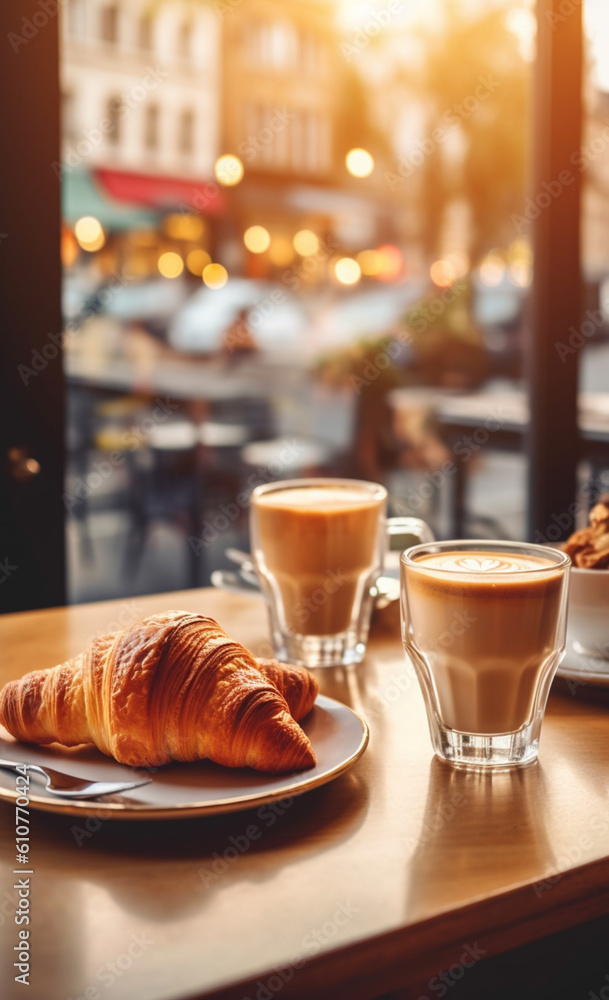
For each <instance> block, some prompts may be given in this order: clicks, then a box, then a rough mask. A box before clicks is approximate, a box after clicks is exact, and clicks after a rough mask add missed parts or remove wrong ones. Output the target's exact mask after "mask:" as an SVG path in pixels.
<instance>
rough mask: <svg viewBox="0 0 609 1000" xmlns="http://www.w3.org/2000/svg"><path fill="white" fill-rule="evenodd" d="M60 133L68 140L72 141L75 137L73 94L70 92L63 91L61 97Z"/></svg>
mask: <svg viewBox="0 0 609 1000" xmlns="http://www.w3.org/2000/svg"><path fill="white" fill-rule="evenodd" d="M61 131H62V134H63V136H64V137H65V138H66V139H68V140H71V139H73V138H74V136H75V135H76V121H75V118H74V94H73V93H71V92H70V91H64V92H63V93H62V95H61Z"/></svg>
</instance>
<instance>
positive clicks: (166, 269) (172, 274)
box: [157, 250, 184, 278]
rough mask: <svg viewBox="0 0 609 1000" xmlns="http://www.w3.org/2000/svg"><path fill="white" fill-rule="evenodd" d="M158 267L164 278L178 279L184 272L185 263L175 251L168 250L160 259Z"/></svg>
mask: <svg viewBox="0 0 609 1000" xmlns="http://www.w3.org/2000/svg"><path fill="white" fill-rule="evenodd" d="M157 267H158V269H159V271H160V273H161V274H162V275H163V277H164V278H177V277H179V275H180V274H181V273H182V271H183V270H184V261H183V260H182V258H181V257H180V255H179V253H176V252H175V250H167V252H166V253H162V254H161V256H160V257H159V259H158V261H157Z"/></svg>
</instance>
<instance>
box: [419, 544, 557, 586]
mask: <svg viewBox="0 0 609 1000" xmlns="http://www.w3.org/2000/svg"><path fill="white" fill-rule="evenodd" d="M460 549H462V551H463V552H464V553H467V552H468V551H472V550H473V549H477V550H478V551H488V552H491V551H495V552H497V551H499V552H505V553H508V552H512V553H514V552H519V553H521V554H522V555H524V554H526V553H529V554H531V555H537V556H540V555H545V556H546V558H552V564H551V565H550V566H536V567H535V566H531V567H530V568H528V569H514V570H513V571H511V572H510V573H509V574H507V573H506V572H505V571H502V572H501V573H497V572H495V571H493V570H492V569H490V570H485V571H484V576H485V578H487V577H493V576H502V577H505V576H506V575H510V576H524V575H526V574H528V573H535V574H537V575H539V574H543V573H555V572H556V570H559V569H567V568H568V567H569V566H570V565H571V559H570V557H569V556H568V555H567V553H566V552H563V551H562V549H557V548H554V547H553V546H551V545H538V544H536V543H535V542H512V541H502V540H501V539H498V540H495V539H488V538H463V539H452V540H451V539H449V540H447V541H443V542H423V543H421V544H418V545H412V546H411V547H410V548H408V549H405V551H404V552H402V554H401V556H400V563H401V564H402V566H404V567H416V568H417V569H418V570H420V571H423V572H425V573H443V574H444V573H451V574H454V576H456V577H459V576H463V577H471V576H472V575H475V574H476V571H475V570H472V569H452V568H450V567H447V568H445V567H442V568H440V567H439V566H425V565H421V564H420V563H419V562H418V560H417V558H416V557H417V556H418V555H422V554H423V553H428V554H429V555H433V554H435V553H436V552H446V551H455V550H457V551H459V550H460Z"/></svg>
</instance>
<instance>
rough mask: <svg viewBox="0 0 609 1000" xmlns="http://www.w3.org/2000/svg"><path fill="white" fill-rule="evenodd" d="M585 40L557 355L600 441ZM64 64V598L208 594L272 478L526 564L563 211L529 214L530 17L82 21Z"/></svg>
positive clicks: (596, 205)
mask: <svg viewBox="0 0 609 1000" xmlns="http://www.w3.org/2000/svg"><path fill="white" fill-rule="evenodd" d="M586 20H587V31H588V35H589V42H588V61H587V83H586V95H585V96H586V107H587V121H586V135H585V137H584V142H583V144H582V148H581V149H580V150H579V151H576V152H575V156H574V159H573V172H574V173H575V172H579V171H582V172H584V174H585V199H584V232H583V240H584V247H583V248H584V259H585V267H586V273H585V288H586V303H585V308H586V313H585V316H586V319H585V321H584V324H582V328H581V330H579V331H573V334H572V342H571V341H570V342H569V343H567V344H563V345H560V344H557V350H558V351H560V350H563V351H565V352H567V353H568V352H569V351H575V350H576V351H581V359H582V366H581V367H582V382H581V387H580V388H581V392H582V403H581V420H582V421H583V422H584V423H586V422H587V425H589V426H590V427H592V428H595V429H598V428H601V429H602V428H603V427H606V428H607V429H609V405H607V400H609V395H605V394H606V393H608V394H609V321H608V317H609V242H608V241H609V235H608V234H609V58H607V52H609V11H608V10H607V9H606V8H605V7H604V6H603V2H602V0H588V2H587V3H586ZM62 46H63V54H62V94H63V97H62V101H63V152H62V160H61V162H59V163H56V164H53V169H54V170H55V171H56V172H57V173H58V175H59V176H60V177H61V181H62V191H63V221H64V225H63V237H62V248H61V249H62V260H63V265H64V289H63V301H64V316H65V335H64V346H65V364H66V372H67V378H68V383H69V397H68V410H69V418H68V426H67V429H66V433H67V446H68V458H69V468H68V476H67V480H66V486H65V496H64V503H65V506H66V511H67V513H68V523H67V537H68V553H69V568H70V577H69V579H70V598H71V600H72V601H86V600H94V599H100V598H105V597H120V596H129V595H132V594H138V593H145V592H153V591H160V590H172V589H180V588H186V587H194V586H199V585H203V584H207V583H208V582H209V580H210V576H211V573H212V572H213V570H214V569H217V568H221V567H225V566H227V565H228V562H227V558H226V555H225V550H226V548H227V547H230V546H232V547H237V548H240V549H245V550H247V549H248V546H249V542H248V530H247V518H248V500H247V498H248V494H249V492H250V491H251V489H252V488H253V487H254V486H255V485H257V484H258V483H261V482H266V481H270V480H273V479H279V478H293V477H296V476H304V475H306V476H309V475H322V476H324V475H329V476H347V477H358V478H364V479H373V480H376V481H380V482H383V483H385V484H386V485H387V487H388V489H389V493H390V498H391V510H392V513H413V514H416V515H417V516H421V517H424V518H425V519H426V520H428V521H429V523H430V524H431V525H432V527H433V530H434V531H435V532H436V533H437V535H439V536H444V537H450V536H451V535H453V534H454V533H455V532H459V533H460V534H462V535H464V536H465V537H467V536H472V537H503V538H523V537H524V536H525V506H526V474H527V473H526V466H525V460H524V458H523V456H522V443H523V440H524V434H525V433H526V426H527V422H528V415H527V410H526V402H525V387H526V371H525V367H524V356H525V347H526V341H527V338H528V337H530V336H533V335H534V331H533V330H531V328H530V322H529V319H528V289H529V286H530V283H531V277H532V271H533V265H534V262H533V259H532V250H531V242H530V230H531V223H532V221H533V220H534V219H535V217H536V213H539V212H541V211H543V209H544V205H547V204H548V201H547V199H548V198H549V199H552V198H553V197H557V196H559V194H560V192H558V193H557V191H556V189H555V187H552V184H554V185H556V184H559V183H560V182H559V181H557V180H555V179H548V186H547V190H544V191H539V192H533V193H530V192H529V190H528V187H527V164H528V142H529V133H530V128H531V125H530V79H529V78H530V70H531V61H532V58H533V56H534V47H535V20H534V17H533V13H532V5H531V3H530V2H528V0H510V2H508V0H494V2H490V0H486V2H481V0H480V2H479V0H408V2H406V0H382V2H374V3H359V2H339V0H215V2H214V0H209V2H206V0H171V2H169V0H157V2H154V3H153V2H151V0H150V2H149V0H115V2H110V0H70V2H69V3H68V4H67V5H66V6H64V8H63V23H62ZM565 356H566V355H565ZM41 363H42V364H44V363H45V361H44V358H42V357H40V359H32V369H33V373H35V371H36V370H38V369H37V365H38V366H39V365H40V364H41ZM589 471H590V470H589V469H588V468H586V469H582V475H589ZM594 473H595V475H596V476H597V477H598V478H599V481H602V477H603V475H604V469H603V467H602V463H601V464H600V466H598V467H596V468H595V470H594ZM607 485H609V482H608V484H607ZM549 540H551V539H549Z"/></svg>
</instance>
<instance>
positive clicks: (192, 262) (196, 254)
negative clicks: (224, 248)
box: [186, 249, 211, 278]
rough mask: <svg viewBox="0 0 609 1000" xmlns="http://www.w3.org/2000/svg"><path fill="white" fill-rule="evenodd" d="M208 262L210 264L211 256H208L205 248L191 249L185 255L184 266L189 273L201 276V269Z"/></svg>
mask: <svg viewBox="0 0 609 1000" xmlns="http://www.w3.org/2000/svg"><path fill="white" fill-rule="evenodd" d="M208 264H211V257H210V256H209V254H208V252H207V250H200V249H197V250H191V251H190V252H189V254H188V255H187V257H186V267H187V268H188V270H189V271H190V273H191V274H195V275H196V276H197V278H200V277H201V276H202V274H203V271H204V269H205V268H206V267H207V265H208Z"/></svg>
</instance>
